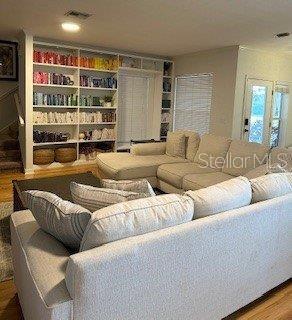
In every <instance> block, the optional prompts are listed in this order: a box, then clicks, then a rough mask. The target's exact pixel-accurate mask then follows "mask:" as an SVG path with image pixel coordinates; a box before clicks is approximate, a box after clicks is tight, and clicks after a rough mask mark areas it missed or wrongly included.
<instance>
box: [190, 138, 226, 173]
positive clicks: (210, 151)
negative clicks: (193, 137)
mask: <svg viewBox="0 0 292 320" xmlns="http://www.w3.org/2000/svg"><path fill="white" fill-rule="evenodd" d="M230 143H231V139H229V138H226V137H219V136H215V135H212V134H205V135H204V136H202V138H201V142H200V145H199V149H198V152H197V154H196V156H195V158H194V162H196V163H200V164H201V165H203V166H205V167H211V168H213V169H215V170H216V171H221V169H222V166H223V163H224V161H225V158H226V154H227V151H228V149H229V146H230Z"/></svg>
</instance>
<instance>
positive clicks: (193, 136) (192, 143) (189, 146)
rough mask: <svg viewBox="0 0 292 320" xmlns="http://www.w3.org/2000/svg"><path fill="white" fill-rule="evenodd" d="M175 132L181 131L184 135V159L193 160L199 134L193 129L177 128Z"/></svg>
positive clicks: (198, 141)
mask: <svg viewBox="0 0 292 320" xmlns="http://www.w3.org/2000/svg"><path fill="white" fill-rule="evenodd" d="M176 132H180V133H183V134H184V135H185V137H186V159H187V160H190V161H194V158H195V156H196V154H197V151H198V148H199V144H200V140H201V139H200V135H199V134H198V133H196V132H194V131H189V130H185V131H184V130H178V131H176Z"/></svg>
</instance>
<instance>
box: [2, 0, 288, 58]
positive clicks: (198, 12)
mask: <svg viewBox="0 0 292 320" xmlns="http://www.w3.org/2000/svg"><path fill="white" fill-rule="evenodd" d="M69 10H77V11H81V12H87V13H90V14H92V16H91V17H90V18H89V19H87V20H80V21H78V22H79V23H80V25H81V30H80V31H79V32H78V33H75V34H70V33H66V32H65V31H63V30H62V29H61V27H60V24H61V23H62V22H64V21H67V20H68V18H66V17H65V16H64V14H65V13H66V12H67V11H69ZM21 29H24V30H26V31H27V32H29V33H32V34H33V35H35V36H38V37H42V38H51V39H57V40H62V41H69V42H76V43H81V44H88V45H95V46H100V47H109V48H115V49H117V48H118V49H121V50H126V51H133V52H140V53H148V54H155V55H163V56H175V55H180V54H184V53H191V52H195V51H200V50H207V49H212V48H219V47H225V46H232V45H243V46H249V47H255V48H262V49H271V50H278V49H279V50H288V51H292V36H290V37H288V38H285V39H284V38H283V39H276V38H275V37H274V35H275V34H277V33H279V32H292V0H79V1H78V0H58V1H57V0H0V39H7V38H14V37H16V35H17V33H18V32H19V30H21Z"/></svg>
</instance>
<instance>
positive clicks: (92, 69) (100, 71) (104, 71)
mask: <svg viewBox="0 0 292 320" xmlns="http://www.w3.org/2000/svg"><path fill="white" fill-rule="evenodd" d="M79 69H80V70H81V71H82V70H83V71H92V72H97V73H110V74H116V73H117V72H118V70H106V69H95V68H85V67H79Z"/></svg>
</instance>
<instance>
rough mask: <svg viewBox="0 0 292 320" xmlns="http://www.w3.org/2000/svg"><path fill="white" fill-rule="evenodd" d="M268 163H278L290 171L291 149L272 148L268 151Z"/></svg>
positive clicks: (291, 165) (291, 168) (291, 161)
mask: <svg viewBox="0 0 292 320" xmlns="http://www.w3.org/2000/svg"><path fill="white" fill-rule="evenodd" d="M270 165H271V166H274V165H280V166H281V167H283V168H284V169H285V170H286V171H290V172H291V171H292V149H287V148H278V147H277V148H273V149H272V150H271V153H270Z"/></svg>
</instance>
